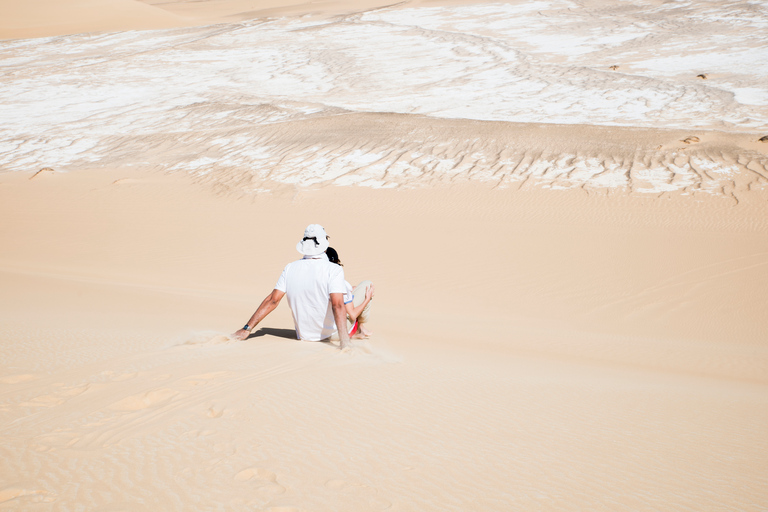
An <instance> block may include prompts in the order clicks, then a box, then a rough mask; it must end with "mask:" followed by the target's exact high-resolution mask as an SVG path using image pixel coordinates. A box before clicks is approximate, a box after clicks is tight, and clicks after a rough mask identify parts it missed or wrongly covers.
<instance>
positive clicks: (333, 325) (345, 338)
mask: <svg viewBox="0 0 768 512" xmlns="http://www.w3.org/2000/svg"><path fill="white" fill-rule="evenodd" d="M326 249H328V236H327V235H326V234H325V229H324V228H323V226H321V225H319V224H310V225H309V226H307V229H306V230H305V231H304V238H303V239H302V240H301V242H299V243H298V244H296V250H297V251H299V252H300V253H301V254H303V255H304V257H303V258H302V259H300V260H297V261H294V262H292V263H289V264H288V265H286V266H285V268H284V269H283V273H282V274H280V279H278V280H277V284H276V285H275V289H274V290H272V293H270V294H269V295H267V297H266V298H265V299H264V300H263V301H262V302H261V305H260V306H259V307H258V309H257V310H256V311H255V312H254V313H253V316H251V319H250V320H248V323H247V324H245V326H244V327H243V328H242V329H240V330H239V331H237V332H236V333H235V334H234V335H233V336H234V337H235V338H236V339H239V340H244V339H246V338H247V337H248V335H249V334H250V332H251V330H252V329H254V328H255V327H256V326H257V325H258V324H259V322H261V321H262V320H263V319H264V317H266V316H267V315H268V314H270V313H271V312H272V311H274V309H275V308H276V307H277V305H278V304H280V301H281V300H282V299H283V295H288V305H289V306H290V307H291V313H292V314H293V323H294V324H295V326H296V336H297V337H298V338H299V339H302V340H307V341H322V340H327V339H329V338H330V337H331V336H332V335H333V334H334V333H335V332H337V331H338V333H339V341H340V348H342V349H344V348H346V347H347V346H349V334H348V333H347V310H346V308H345V307H344V293H346V291H347V290H346V286H345V284H344V269H343V268H342V267H341V266H339V265H335V264H333V263H331V262H330V261H328V256H326V254H325V250H326Z"/></svg>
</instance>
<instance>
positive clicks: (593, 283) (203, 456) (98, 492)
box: [0, 170, 768, 512]
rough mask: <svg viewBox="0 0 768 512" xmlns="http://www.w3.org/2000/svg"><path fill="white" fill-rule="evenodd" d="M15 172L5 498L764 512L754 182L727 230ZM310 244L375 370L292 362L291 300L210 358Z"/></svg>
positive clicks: (3, 200)
mask: <svg viewBox="0 0 768 512" xmlns="http://www.w3.org/2000/svg"><path fill="white" fill-rule="evenodd" d="M32 174H33V173H32V172H30V173H15V174H8V173H6V174H2V175H0V219H2V221H0V239H2V240H4V241H10V243H4V244H3V245H2V247H1V248H0V280H1V281H2V286H1V287H0V340H1V341H0V343H1V344H2V346H1V347H0V377H2V381H0V418H2V419H1V420H0V425H1V426H0V439H2V441H0V450H1V451H2V453H3V457H2V458H0V479H1V480H3V481H4V482H7V484H6V486H5V487H4V488H3V489H2V490H1V491H2V493H1V494H0V496H2V498H3V499H4V500H8V501H7V502H8V503H10V504H13V505H15V506H17V507H21V508H25V507H26V508H30V507H32V506H35V505H37V506H42V505H43V504H44V503H45V502H46V501H48V502H50V505H47V506H55V507H58V508H65V509H69V508H76V507H77V506H79V505H81V504H83V503H85V501H84V500H85V499H87V501H88V505H89V506H92V507H94V508H99V507H101V508H109V507H111V508H127V509H132V508H141V507H149V508H152V509H155V510H207V509H215V508H217V507H220V506H225V507H226V508H228V509H230V510H246V509H254V508H255V509H260V510H314V511H325V510H327V511H332V510H333V511H350V512H351V511H355V512H357V511H368V510H387V509H392V510H470V509H478V508H482V509H486V510H506V509H510V508H514V509H520V510H541V509H557V510H587V509H589V510H616V509H617V508H624V509H631V510H640V509H657V510H658V509H663V510H688V509H692V508H693V509H695V508H699V507H700V506H701V504H702V503H706V508H707V509H708V510H734V509H737V510H760V509H762V508H765V506H766V504H768V494H767V493H766V489H767V488H768V486H766V481H765V478H766V476H765V460H766V456H768V445H767V444H766V440H767V439H768V436H767V435H766V427H765V426H766V425H767V424H768V393H767V392H766V391H767V388H766V386H767V385H768V381H766V375H768V371H766V370H768V345H766V340H765V332H768V316H767V315H765V314H764V312H765V309H766V307H768V294H767V293H766V290H768V271H766V261H768V259H767V258H766V255H767V254H768V226H767V225H766V219H768V215H766V213H767V212H766V205H767V204H768V203H767V202H766V198H765V192H764V191H763V189H762V188H759V187H758V188H754V189H753V190H751V191H750V190H746V189H745V190H743V191H742V192H741V196H740V198H741V200H740V202H739V205H738V206H734V204H735V203H734V201H732V199H731V198H730V197H726V196H718V195H697V196H695V197H691V196H690V195H688V196H686V195H682V194H679V193H678V194H675V193H671V194H665V195H664V196H662V197H661V198H656V197H651V196H646V195H639V194H632V193H629V192H627V191H623V192H622V191H614V192H613V193H611V194H594V193H591V194H588V193H587V192H585V191H584V190H583V189H580V188H577V189H574V190H546V189H542V188H541V186H531V187H528V188H523V189H521V190H519V189H517V188H508V189H491V187H490V185H488V184H478V183H475V184H472V183H461V184H458V185H454V186H450V185H449V184H447V183H446V184H444V185H442V186H437V187H434V188H432V189H423V188H416V189H403V190H375V189H366V188H352V187H325V188H322V189H317V190H311V189H302V188H296V187H291V186H285V185H282V186H278V185H275V186H274V187H273V189H272V192H271V193H261V194H255V195H246V194H240V195H237V194H232V193H231V191H228V190H227V189H222V188H221V187H218V186H216V185H214V184H210V185H206V184H194V183H191V182H190V180H189V178H188V177H184V176H181V175H162V174H153V173H142V172H136V171H125V170H98V171H74V172H69V173H60V172H53V173H45V174H46V175H45V176H44V177H42V178H41V179H35V180H29V179H28V178H29V177H30V176H31V175H32ZM231 179H236V176H234V175H233V176H231ZM263 185H264V186H266V185H267V184H266V183H265V184H263ZM217 190H218V191H219V192H218V193H217V192H216V191H217ZM310 222H320V223H322V224H324V225H325V226H326V227H327V229H328V232H329V233H330V234H331V237H332V238H331V241H332V244H333V246H334V247H336V248H337V249H339V251H340V254H341V256H342V259H343V261H344V262H345V264H346V266H345V271H346V273H347V276H348V279H349V280H350V281H352V282H356V281H359V280H361V279H366V278H367V279H372V280H373V281H374V282H375V283H376V285H377V295H376V298H375V302H374V307H375V311H374V316H373V318H372V322H373V323H372V328H373V329H374V330H375V332H376V334H375V336H374V338H372V340H371V341H370V343H369V349H370V350H369V351H368V352H370V353H366V352H365V351H360V352H356V353H353V354H340V353H339V352H338V351H337V350H336V349H335V348H333V347H332V346H328V345H326V344H315V343H301V342H294V341H290V339H289V337H290V333H291V330H292V324H291V320H290V314H289V312H288V310H287V306H286V305H285V304H282V305H281V306H280V307H279V308H278V310H277V311H275V313H273V315H272V316H270V317H269V318H268V319H267V320H266V321H265V322H264V324H263V327H264V329H263V330H259V331H257V332H256V333H255V335H254V336H253V337H252V338H250V339H249V340H247V341H245V342H239V343H234V342H227V341H226V338H225V335H226V333H229V332H231V331H233V330H235V329H237V328H238V327H239V326H240V325H242V323H243V320H244V319H247V317H248V315H250V313H251V312H252V310H253V309H254V308H255V306H256V305H257V304H258V302H259V301H260V299H261V298H262V297H263V296H264V295H265V294H266V293H267V292H268V291H269V289H270V288H271V287H272V286H273V284H274V282H275V281H276V279H277V277H278V275H279V273H280V270H281V269H282V267H283V265H284V264H285V263H287V262H288V261H291V260H292V259H294V258H296V257H297V256H298V254H297V253H295V250H294V245H295V242H296V240H297V237H299V236H300V235H301V233H302V231H303V228H304V226H305V225H306V224H307V223H310ZM28 376H29V377H28ZM84 496H87V498H84Z"/></svg>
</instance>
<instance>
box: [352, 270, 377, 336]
mask: <svg viewBox="0 0 768 512" xmlns="http://www.w3.org/2000/svg"><path fill="white" fill-rule="evenodd" d="M371 285H373V283H372V282H371V281H363V282H361V283H360V284H358V285H357V286H356V287H355V291H354V294H355V298H354V299H353V300H352V304H353V305H354V306H355V307H357V306H359V305H360V304H362V303H363V302H364V301H365V292H366V291H367V290H368V287H369V286H371ZM371 302H372V301H368V304H366V305H365V307H364V308H363V311H362V312H361V313H360V314H359V315H358V317H357V321H358V328H359V329H360V332H361V333H362V334H364V335H365V336H370V335H371V334H372V333H371V331H369V330H368V329H366V328H365V327H364V326H363V324H365V323H366V322H368V320H369V319H370V314H371Z"/></svg>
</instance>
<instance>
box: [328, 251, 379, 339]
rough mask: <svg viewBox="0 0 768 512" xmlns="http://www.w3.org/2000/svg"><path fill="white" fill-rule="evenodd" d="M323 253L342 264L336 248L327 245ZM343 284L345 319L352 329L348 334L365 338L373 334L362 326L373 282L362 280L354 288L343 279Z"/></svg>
mask: <svg viewBox="0 0 768 512" xmlns="http://www.w3.org/2000/svg"><path fill="white" fill-rule="evenodd" d="M325 254H326V255H327V256H328V261H330V262H331V263H335V264H337V265H339V266H343V265H342V264H341V260H340V259H339V253H338V252H336V249H334V248H333V247H329V248H328V249H326V251H325ZM344 284H345V285H346V286H347V293H345V294H344V306H345V307H346V308H347V319H348V320H349V321H350V323H352V329H351V330H350V331H349V335H350V336H355V337H357V338H367V337H369V336H370V335H371V334H373V333H372V332H371V331H369V330H368V329H366V328H365V327H363V325H364V324H365V323H366V322H368V316H369V314H370V310H371V299H373V283H372V282H370V281H363V282H362V283H360V284H358V285H357V286H356V287H355V288H354V289H353V288H352V285H351V284H349V283H348V282H347V281H344Z"/></svg>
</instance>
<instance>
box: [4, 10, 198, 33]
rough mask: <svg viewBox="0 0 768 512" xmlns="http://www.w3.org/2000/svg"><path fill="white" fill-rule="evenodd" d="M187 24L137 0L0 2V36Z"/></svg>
mask: <svg viewBox="0 0 768 512" xmlns="http://www.w3.org/2000/svg"><path fill="white" fill-rule="evenodd" d="M185 24H189V22H188V21H186V20H184V19H183V18H181V17H179V16H177V15H175V14H172V13H169V12H167V11H164V10H162V9H158V8H156V7H152V6H149V5H147V4H145V3H142V2H139V1H137V0H67V1H66V2H60V1H56V0H23V1H20V0H10V1H4V2H2V3H0V39H22V38H30V37H48V36H58V35H64V34H78V33H83V32H106V31H115V30H146V29H157V28H168V27H178V26H183V25H185Z"/></svg>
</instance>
